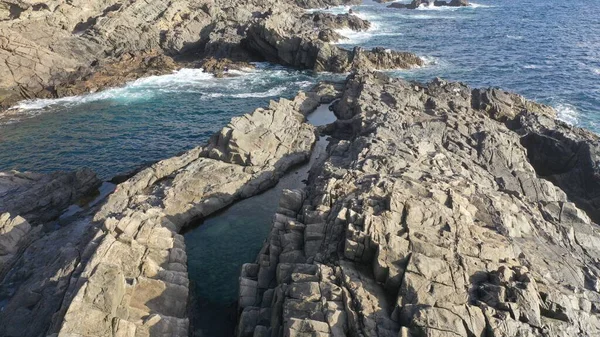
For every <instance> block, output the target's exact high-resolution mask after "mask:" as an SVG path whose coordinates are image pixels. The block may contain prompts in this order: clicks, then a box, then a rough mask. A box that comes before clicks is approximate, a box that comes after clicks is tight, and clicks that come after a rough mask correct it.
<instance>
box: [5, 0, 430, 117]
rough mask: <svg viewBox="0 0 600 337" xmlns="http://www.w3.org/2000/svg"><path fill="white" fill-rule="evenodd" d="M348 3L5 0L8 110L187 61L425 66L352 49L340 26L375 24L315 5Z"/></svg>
mask: <svg viewBox="0 0 600 337" xmlns="http://www.w3.org/2000/svg"><path fill="white" fill-rule="evenodd" d="M342 3H344V4H346V3H347V4H351V3H352V2H351V1H350V2H349V1H329V0H325V1H297V2H295V1H274V0H262V1H244V2H241V3H236V4H235V5H232V4H231V3H230V2H229V1H226V0H185V1H178V2H177V3H176V4H170V3H165V2H163V1H159V0H154V1H149V2H143V3H141V2H125V3H123V2H121V1H118V0H111V1H92V2H91V3H90V2H89V1H75V2H69V3H63V1H59V0H56V1H46V2H44V3H42V4H38V3H34V2H30V1H29V0H17V1H14V0H3V1H0V18H2V19H0V64H2V65H3V66H2V67H1V68H0V110H6V109H8V108H10V107H11V106H12V105H14V104H15V103H17V102H18V101H21V100H25V99H33V98H58V97H64V96H73V95H80V94H84V93H88V92H96V91H99V90H103V89H106V88H110V87H115V86H120V85H123V84H125V83H126V82H129V81H132V80H135V79H137V78H140V77H145V76H151V75H161V74H168V73H170V72H172V71H173V70H176V69H179V68H182V67H188V68H189V67H197V68H204V69H205V70H206V71H209V72H212V73H215V74H216V75H217V76H222V75H223V71H224V70H226V69H228V68H232V69H233V68H235V67H236V66H235V65H236V64H247V63H248V62H251V61H263V60H267V61H270V62H275V63H280V64H283V65H287V66H293V67H297V68H302V69H311V70H315V71H332V72H348V71H349V70H351V69H352V68H354V67H356V66H359V65H368V66H374V67H376V68H378V69H390V68H410V67H415V66H420V65H422V61H421V60H420V59H419V58H418V57H416V56H415V55H413V54H410V53H399V52H389V51H385V50H384V49H374V50H371V51H360V50H353V51H348V50H345V49H343V48H340V47H338V46H336V45H335V44H332V42H336V41H338V40H340V39H342V38H343V36H341V35H339V34H337V33H336V32H335V30H336V29H340V28H349V29H353V30H366V29H368V28H369V23H368V22H366V21H364V20H361V19H360V18H358V17H356V16H354V15H348V14H341V15H337V16H336V15H331V14H310V13H307V11H306V9H308V8H320V7H326V6H331V5H339V4H342ZM214 59H217V60H219V61H218V62H214V61H211V60H214ZM5 113H6V112H5Z"/></svg>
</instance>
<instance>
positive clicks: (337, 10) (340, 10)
mask: <svg viewBox="0 0 600 337" xmlns="http://www.w3.org/2000/svg"><path fill="white" fill-rule="evenodd" d="M350 9H352V6H334V7H329V8H312V9H307V10H306V12H307V13H319V12H323V13H331V14H347V13H348V12H349V11H350Z"/></svg>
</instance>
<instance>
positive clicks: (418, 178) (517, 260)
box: [237, 72, 600, 337]
mask: <svg viewBox="0 0 600 337" xmlns="http://www.w3.org/2000/svg"><path fill="white" fill-rule="evenodd" d="M335 112H336V115H337V116H338V118H339V120H338V121H337V122H336V123H335V126H334V128H333V129H331V130H330V131H331V134H332V137H333V140H332V142H331V143H330V146H329V147H328V156H327V158H325V159H324V160H323V161H322V162H320V163H319V164H318V165H316V166H314V167H313V169H312V170H311V175H310V178H309V182H308V185H307V187H306V188H305V189H302V190H294V191H287V192H285V193H284V195H283V196H282V198H281V200H280V207H279V210H278V212H277V214H275V216H274V218H273V225H272V229H271V233H270V235H269V238H268V239H267V241H266V242H265V244H264V246H263V249H262V250H261V252H260V254H259V256H258V257H257V261H256V263H253V264H247V265H245V266H244V267H243V268H242V271H241V277H240V299H239V314H240V316H239V317H240V318H239V325H238V329H237V336H240V337H241V336H253V337H259V336H260V337H262V336H320V337H321V336H322V337H325V336H407V337H408V336H507V337H508V336H594V335H597V334H598V333H599V329H600V321H599V311H598V305H599V303H600V293H599V290H600V288H599V287H598V277H599V276H600V273H599V272H600V270H599V269H598V265H597V261H598V257H599V256H598V255H599V254H600V251H599V250H598V247H600V241H599V240H600V230H599V229H598V225H597V224H596V223H594V222H593V221H592V219H591V218H590V217H593V216H594V213H593V212H588V213H586V210H585V208H579V207H578V205H583V206H589V207H588V208H589V209H591V210H593V208H592V205H593V204H594V202H595V200H596V199H594V197H595V196H596V195H597V194H595V193H598V191H599V190H598V189H597V188H596V186H597V185H596V183H597V174H598V172H599V171H598V166H597V161H595V158H597V155H598V147H597V146H598V142H599V138H598V136H596V135H594V134H592V133H589V132H587V131H585V130H582V129H579V128H575V127H571V126H568V125H566V124H564V123H562V122H559V121H556V120H555V118H556V114H555V112H554V110H553V109H552V108H550V107H548V106H545V105H541V104H537V103H534V102H532V101H528V100H526V99H525V98H523V97H522V96H519V95H515V94H511V93H508V92H505V91H502V90H499V89H471V88H469V87H468V86H466V85H464V84H461V83H453V82H446V81H443V80H440V79H436V80H434V81H432V82H431V83H428V84H420V83H414V82H406V81H404V80H400V79H392V78H390V77H388V76H386V75H383V74H380V73H363V72H361V73H358V74H353V75H351V76H350V77H349V78H348V80H347V82H346V87H345V89H344V94H343V96H342V98H341V100H340V101H339V102H338V103H337V104H336V105H335ZM546 139H547V140H546ZM577 144H579V145H577ZM584 144H585V145H584ZM577 148H581V151H579V152H576V149H577ZM557 151H559V152H557ZM574 153H575V154H574ZM573 156H575V158H577V159H578V160H572V162H570V165H569V166H567V167H566V169H565V170H563V171H560V172H555V171H554V167H561V165H559V163H560V164H562V163H563V161H565V160H566V158H573ZM552 158H555V160H554V161H552ZM562 167H564V166H562ZM594 174H595V175H596V176H595V177H596V178H594ZM548 177H550V178H553V179H551V180H547V179H545V178H548ZM582 178H589V179H590V180H589V184H587V185H586V186H585V187H587V188H588V189H585V187H584V186H583V185H581V184H575V185H571V184H570V183H571V182H578V181H579V180H578V179H582ZM581 181H583V179H582V180H581ZM563 189H564V191H563ZM583 206H582V207H583ZM588 214H589V215H588Z"/></svg>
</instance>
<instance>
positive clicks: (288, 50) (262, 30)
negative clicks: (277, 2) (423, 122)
mask: <svg viewBox="0 0 600 337" xmlns="http://www.w3.org/2000/svg"><path fill="white" fill-rule="evenodd" d="M297 15H298V14H297V13H294V12H285V11H276V12H272V13H270V15H269V16H268V17H267V18H265V19H264V20H261V21H259V22H257V23H255V24H253V25H251V26H250V27H249V28H248V33H247V36H246V38H245V39H244V41H243V43H244V46H245V47H246V48H248V49H249V50H252V51H254V52H255V53H258V54H260V55H262V56H263V57H264V58H265V59H267V60H268V61H271V62H276V63H281V64H284V65H289V66H293V67H297V68H304V69H312V70H315V71H331V72H338V73H344V72H348V71H350V70H351V69H355V68H360V67H363V68H364V67H366V69H400V68H401V69H406V68H414V67H418V66H422V65H423V61H422V60H421V59H420V58H419V57H417V56H416V55H414V54H411V53H402V52H397V51H391V50H386V49H383V48H375V49H373V50H370V51H365V50H362V49H361V48H355V49H354V50H352V51H349V50H346V49H344V48H341V47H338V46H336V45H333V44H331V43H329V42H328V41H331V40H332V39H333V38H334V37H335V36H332V35H331V32H329V31H327V30H326V31H325V33H323V34H321V32H322V30H319V28H322V26H323V22H324V21H325V20H328V21H331V22H333V25H334V27H341V26H346V25H348V26H349V27H354V28H359V29H364V28H365V27H366V25H365V24H364V23H363V21H357V20H360V19H353V18H352V17H353V16H351V15H343V16H342V17H341V18H340V16H339V15H338V16H337V17H336V18H335V20H334V18H333V17H331V16H325V15H316V16H315V15H307V16H303V17H302V19H303V20H298V19H297ZM350 18H352V20H350ZM316 19H318V20H317V21H315V20H316ZM354 22H359V23H354ZM327 26H328V27H330V24H328V25H327ZM315 28H316V29H315Z"/></svg>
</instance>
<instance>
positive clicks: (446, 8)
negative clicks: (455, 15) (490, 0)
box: [416, 3, 493, 11]
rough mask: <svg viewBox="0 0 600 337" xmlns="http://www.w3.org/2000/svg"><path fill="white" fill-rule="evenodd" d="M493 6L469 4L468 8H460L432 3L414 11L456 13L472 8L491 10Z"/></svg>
mask: <svg viewBox="0 0 600 337" xmlns="http://www.w3.org/2000/svg"><path fill="white" fill-rule="evenodd" d="M491 7H493V6H490V5H482V4H476V3H470V4H469V6H462V7H454V6H434V5H433V3H431V4H430V5H428V6H427V5H425V4H423V5H421V6H419V7H418V8H416V10H419V11H457V10H462V9H472V8H491Z"/></svg>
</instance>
